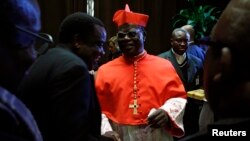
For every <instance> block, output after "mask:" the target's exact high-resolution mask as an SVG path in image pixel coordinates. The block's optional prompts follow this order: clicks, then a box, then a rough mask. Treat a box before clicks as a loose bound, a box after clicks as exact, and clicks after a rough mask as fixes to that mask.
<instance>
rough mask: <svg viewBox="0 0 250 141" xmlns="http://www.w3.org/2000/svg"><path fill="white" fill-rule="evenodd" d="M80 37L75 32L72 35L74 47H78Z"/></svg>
mask: <svg viewBox="0 0 250 141" xmlns="http://www.w3.org/2000/svg"><path fill="white" fill-rule="evenodd" d="M79 45H80V38H79V36H78V35H77V34H76V35H74V37H73V46H74V47H75V48H77V49H78V48H80V46H79Z"/></svg>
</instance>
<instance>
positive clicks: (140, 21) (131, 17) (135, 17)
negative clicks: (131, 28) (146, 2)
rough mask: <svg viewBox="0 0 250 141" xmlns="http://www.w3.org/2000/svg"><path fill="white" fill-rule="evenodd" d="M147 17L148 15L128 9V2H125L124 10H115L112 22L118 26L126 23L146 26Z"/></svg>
mask: <svg viewBox="0 0 250 141" xmlns="http://www.w3.org/2000/svg"><path fill="white" fill-rule="evenodd" d="M148 18H149V16H148V15H145V14H140V13H134V12H132V11H130V9H129V6H128V4H126V6H125V10H118V11H116V12H115V14H114V16H113V22H115V23H116V24H117V26H118V27H119V26H121V25H123V24H126V23H127V24H135V25H140V26H143V27H146V25H147V22H148Z"/></svg>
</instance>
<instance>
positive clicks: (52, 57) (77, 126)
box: [19, 12, 113, 141]
mask: <svg viewBox="0 0 250 141" xmlns="http://www.w3.org/2000/svg"><path fill="white" fill-rule="evenodd" d="M58 39H59V43H58V44H57V45H56V47H55V48H51V49H49V50H48V51H47V52H46V53H45V54H42V55H41V56H40V57H39V58H37V60H36V62H35V63H34V64H33V65H32V66H31V68H30V70H29V73H28V75H27V76H26V78H25V79H24V81H23V83H22V84H21V86H20V91H19V96H20V98H21V99H22V100H23V101H24V102H25V103H26V104H27V106H28V107H29V108H30V109H31V111H32V113H33V114H34V116H35V118H36V119H37V123H38V125H39V127H40V129H41V132H42V134H43V137H44V140H45V141H57V140H58V141H97V140H113V139H111V138H106V137H103V136H101V135H100V125H101V112H100V107H99V103H98V99H97V97H96V94H95V89H94V80H93V77H92V76H91V75H90V74H89V70H92V69H93V66H94V64H95V63H97V61H98V60H99V58H100V57H101V56H102V55H104V51H103V45H104V43H105V41H106V30H105V28H104V25H103V23H102V22H101V21H100V20H99V19H97V18H95V17H92V16H90V15H88V14H86V13H82V12H76V13H73V14H71V15H69V16H67V17H66V18H65V19H64V20H63V21H62V23H61V25H60V28H59V37H58ZM109 135H110V134H109ZM109 137H111V136H109Z"/></svg>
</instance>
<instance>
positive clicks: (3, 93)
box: [0, 0, 43, 141]
mask: <svg viewBox="0 0 250 141" xmlns="http://www.w3.org/2000/svg"><path fill="white" fill-rule="evenodd" d="M0 17H1V22H0V140H1V141H21V140H22V141H43V138H42V136H41V133H40V130H39V129H38V126H37V124H36V121H35V119H34V117H33V115H32V114H31V112H30V111H29V109H28V108H27V107H26V106H25V104H24V103H23V102H22V101H21V100H19V99H18V98H17V97H16V96H15V95H16V92H17V89H18V86H19V84H20V81H21V80H22V79H23V77H24V74H25V72H26V71H27V69H28V68H29V67H30V65H31V64H32V63H33V61H34V59H35V57H36V56H35V49H34V43H35V40H36V38H37V36H35V35H38V32H39V31H40V28H41V21H40V9H39V5H38V3H37V1H36V0H1V1H0ZM26 31H27V32H26ZM30 33H32V34H30Z"/></svg>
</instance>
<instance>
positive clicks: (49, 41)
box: [16, 25, 53, 44]
mask: <svg viewBox="0 0 250 141" xmlns="http://www.w3.org/2000/svg"><path fill="white" fill-rule="evenodd" d="M16 28H17V29H18V30H19V31H22V32H24V33H27V34H29V35H31V36H33V37H36V38H38V39H40V40H42V41H44V42H47V43H50V44H51V43H53V41H51V40H49V39H46V38H45V37H42V36H40V35H39V34H36V33H34V32H31V31H29V30H27V29H24V28H22V27H21V26H18V25H16Z"/></svg>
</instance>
